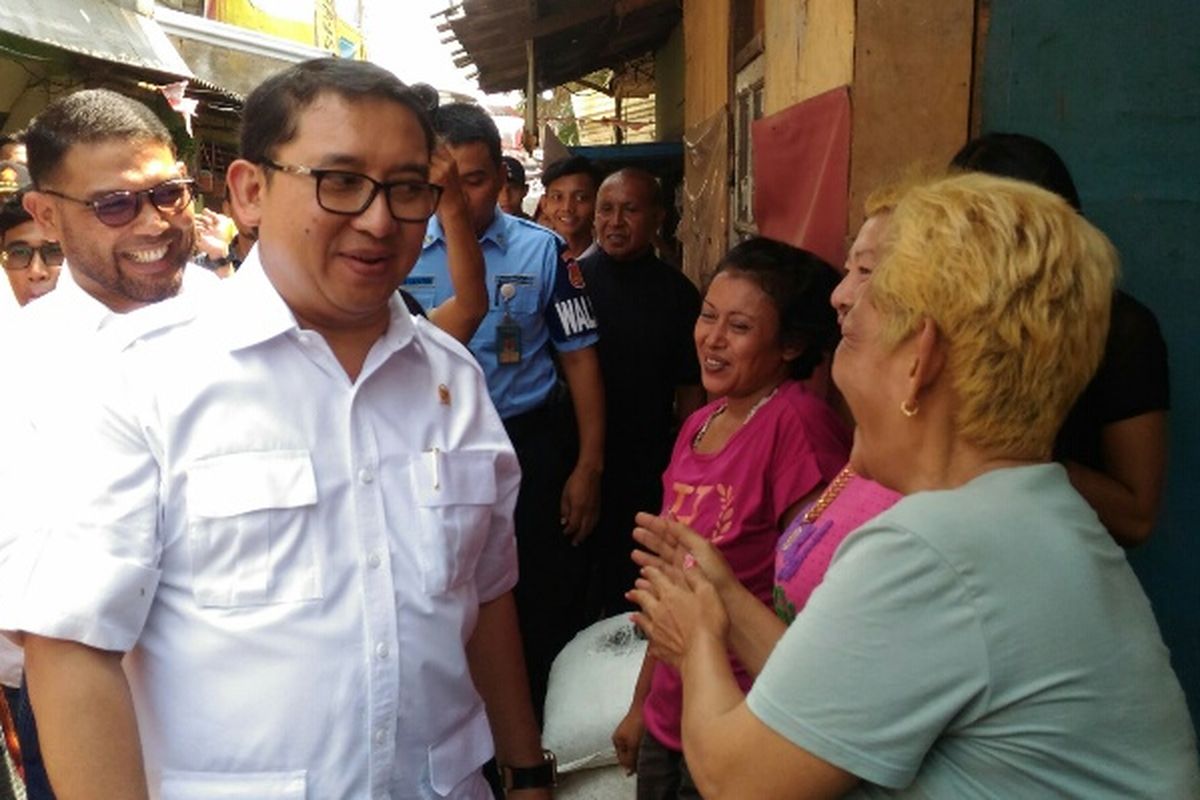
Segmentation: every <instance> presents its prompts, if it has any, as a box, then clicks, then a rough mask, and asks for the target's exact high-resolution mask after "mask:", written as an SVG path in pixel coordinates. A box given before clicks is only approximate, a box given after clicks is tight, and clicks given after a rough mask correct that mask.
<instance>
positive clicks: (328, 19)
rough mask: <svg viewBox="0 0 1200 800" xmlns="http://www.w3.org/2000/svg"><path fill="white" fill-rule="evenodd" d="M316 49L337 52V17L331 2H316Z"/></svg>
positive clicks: (318, 0) (329, 0) (323, 0)
mask: <svg viewBox="0 0 1200 800" xmlns="http://www.w3.org/2000/svg"><path fill="white" fill-rule="evenodd" d="M315 25H316V29H317V47H319V48H321V49H322V50H327V51H329V52H330V53H336V52H337V51H338V30H337V29H338V17H337V9H336V8H335V7H334V5H333V0H317V18H316V22H315Z"/></svg>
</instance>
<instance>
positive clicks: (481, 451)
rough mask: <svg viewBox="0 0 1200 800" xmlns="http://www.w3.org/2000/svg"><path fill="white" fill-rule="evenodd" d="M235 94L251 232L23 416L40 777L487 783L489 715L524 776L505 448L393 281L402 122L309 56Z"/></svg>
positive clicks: (415, 235)
mask: <svg viewBox="0 0 1200 800" xmlns="http://www.w3.org/2000/svg"><path fill="white" fill-rule="evenodd" d="M244 120H245V121H244V128H243V132H242V154H243V157H244V158H243V159H241V160H238V161H237V162H235V163H234V164H232V165H231V166H230V168H229V171H228V183H229V186H230V189H231V192H232V195H233V199H234V203H235V206H236V207H237V208H238V211H239V213H241V214H242V215H243V216H244V217H245V218H246V219H247V220H248V221H249V222H250V224H252V225H254V226H256V227H257V228H258V231H259V243H258V246H257V247H256V248H255V250H253V251H252V252H251V254H250V255H249V257H248V258H247V260H246V262H245V263H244V264H243V266H242V268H241V270H239V272H238V274H237V275H236V276H234V277H233V278H231V279H229V280H227V281H225V282H223V283H222V285H220V286H219V287H216V288H215V289H214V291H213V292H211V293H206V295H205V296H204V297H201V298H197V299H196V300H195V301H194V302H186V301H187V298H181V301H184V302H177V303H174V304H171V305H170V306H166V304H164V305H165V306H166V309H165V311H164V313H163V314H161V315H157V316H159V317H160V319H158V320H156V322H158V323H159V324H160V328H159V329H158V330H155V331H152V332H149V333H147V334H146V335H144V336H142V337H141V338H140V339H139V340H138V341H137V342H136V343H135V344H134V345H133V346H131V347H130V348H128V349H126V351H125V352H124V353H122V355H121V356H120V358H119V359H117V361H116V362H115V363H114V364H113V365H111V366H105V367H103V368H102V369H100V370H97V371H96V373H97V375H99V376H100V378H101V380H100V382H101V384H102V386H101V388H100V389H98V390H97V395H98V398H97V400H96V401H95V402H80V404H79V409H78V411H77V413H75V414H74V415H72V417H71V419H70V420H68V421H66V422H65V423H64V424H63V425H62V426H61V427H60V428H56V429H55V431H54V432H53V434H47V435H46V436H45V437H43V439H44V441H45V447H46V449H47V450H48V451H49V452H51V453H54V454H56V456H57V458H58V463H59V464H60V466H61V472H60V474H58V475H57V476H56V484H57V487H58V488H57V489H56V495H57V497H58V502H57V506H58V507H57V508H56V509H55V511H54V514H53V517H54V519H53V521H52V524H50V525H48V526H46V530H45V531H44V532H42V533H40V534H39V535H34V536H23V537H21V539H20V541H19V542H18V544H17V546H16V547H15V548H14V553H13V555H12V558H11V559H10V561H9V564H10V567H9V569H10V573H8V574H20V575H27V576H29V577H28V578H27V579H25V580H23V581H22V582H21V585H18V586H12V585H11V583H12V582H10V581H6V580H5V578H6V577H7V574H0V587H5V588H0V591H5V589H7V592H8V596H5V597H0V628H3V629H6V630H17V631H23V632H25V636H24V641H25V646H26V653H27V670H28V674H29V685H30V692H31V695H32V698H33V702H34V707H35V708H36V710H37V712H38V715H39V723H40V724H41V727H42V742H43V748H44V750H45V753H46V762H47V764H48V766H49V769H50V774H51V776H52V777H53V780H54V784H55V787H56V789H57V790H58V792H59V794H60V795H62V796H79V797H96V798H116V797H122V798H124V797H135V798H136V797H146V796H147V795H148V796H151V797H162V798H201V797H204V798H207V797H218V796H219V797H230V798H233V797H237V798H305V797H308V798H318V797H319V798H326V797H329V798H342V797H373V798H374V797H390V798H398V799H400V800H407V799H408V798H412V799H414V800H416V799H417V798H421V799H422V800H424V799H425V798H438V797H453V798H467V799H468V800H485V798H490V797H491V793H490V790H489V789H488V787H487V785H486V782H485V781H484V780H483V778H482V776H481V774H480V771H479V767H480V765H481V764H482V763H483V762H484V761H486V760H487V759H488V758H489V757H490V756H491V755H492V752H493V739H494V742H495V753H496V757H497V759H498V761H499V762H500V763H501V764H502V765H505V766H506V767H510V768H511V770H508V771H507V775H508V776H509V779H510V781H511V783H512V784H513V785H514V786H516V787H518V788H517V789H516V791H514V792H513V793H511V794H510V797H513V798H522V800H526V799H533V798H548V797H549V796H550V795H549V790H548V789H546V788H543V787H544V786H545V785H546V784H547V783H548V781H547V780H546V779H547V778H548V777H549V775H547V774H546V773H548V772H550V770H549V769H548V768H549V766H550V764H549V763H547V761H546V759H545V757H544V756H543V752H542V750H541V747H540V743H539V741H538V734H537V729H536V725H535V723H534V718H533V713H532V709H531V707H530V704H529V701H528V690H527V688H526V686H527V684H526V677H525V672H524V664H523V662H522V660H521V650H520V642H519V638H518V635H517V620H516V614H515V611H514V607H513V603H512V597H511V589H512V586H513V585H514V584H515V581H516V556H515V544H514V541H513V537H512V523H511V512H512V507H513V503H514V501H515V496H516V491H517V484H518V482H519V470H518V468H517V464H516V458H515V456H514V455H513V452H512V448H511V446H510V445H509V443H508V440H507V438H506V436H505V434H504V431H503V428H502V426H501V424H500V421H499V418H498V416H497V415H496V412H495V409H494V408H493V407H492V405H491V403H490V401H489V400H488V396H487V389H486V385H485V383H484V380H483V377H482V374H481V372H480V370H479V368H478V367H477V366H476V365H475V364H474V363H473V361H472V360H471V358H470V356H469V354H468V353H467V351H466V350H464V349H463V348H462V347H461V346H460V345H458V344H457V343H456V342H455V341H453V340H452V339H451V338H450V337H448V336H446V335H445V334H443V333H442V332H440V331H439V330H437V329H436V328H435V327H434V326H432V325H431V324H429V323H428V322H426V321H425V320H422V319H418V318H414V317H412V316H411V315H410V314H409V313H408V311H407V310H406V309H405V308H404V306H403V303H402V302H401V301H400V299H399V296H398V295H397V293H396V289H397V287H398V286H399V285H400V283H401V282H402V281H403V279H404V277H405V275H406V274H407V273H408V271H409V269H411V267H412V264H413V263H414V261H415V260H416V257H417V254H418V252H419V251H420V247H421V242H422V239H423V236H424V231H425V223H426V221H427V220H428V218H429V217H430V216H431V215H432V214H433V212H434V210H435V207H436V203H437V196H438V193H439V192H438V187H436V186H432V185H431V184H429V183H428V182H427V178H428V174H429V161H430V150H431V145H432V136H431V132H430V129H429V125H428V122H427V120H426V119H425V117H424V114H423V111H422V110H421V108H420V107H419V105H418V104H417V102H416V101H415V100H414V98H413V97H412V95H411V93H410V92H409V91H408V90H407V89H406V88H405V87H404V86H403V84H401V83H400V82H399V81H398V80H396V79H395V77H394V76H392V75H391V74H390V73H388V72H386V71H383V70H381V69H379V68H377V67H374V66H372V65H370V64H366V63H363V62H351V61H341V60H336V59H321V60H318V61H312V62H306V63H304V64H300V65H297V66H295V67H292V68H290V69H288V70H286V71H285V72H283V73H280V74H279V75H276V76H275V77H273V78H271V79H269V80H268V81H267V82H266V83H264V84H263V85H262V86H260V87H259V88H258V89H257V90H255V92H254V93H252V94H251V96H250V97H249V98H248V99H247V102H246V107H245V114H244ZM67 454H71V455H73V456H74V457H73V458H68V457H66V456H67ZM14 564H15V565H16V568H15V569H14V568H12V565H14ZM126 653H128V654H127V655H126ZM123 656H124V668H122V657H123Z"/></svg>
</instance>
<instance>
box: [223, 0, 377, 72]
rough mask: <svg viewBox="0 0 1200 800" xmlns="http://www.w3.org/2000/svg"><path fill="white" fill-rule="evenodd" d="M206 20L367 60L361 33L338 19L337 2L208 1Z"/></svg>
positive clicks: (278, 0)
mask: <svg viewBox="0 0 1200 800" xmlns="http://www.w3.org/2000/svg"><path fill="white" fill-rule="evenodd" d="M206 9H207V14H206V15H207V16H208V17H209V18H210V19H216V20H220V21H221V22H227V23H229V24H230V25H237V26H239V27H242V28H248V29H250V30H254V31H259V32H260V33H265V34H268V35H271V36H278V37H279V38H281V39H289V40H291V41H293V42H300V43H302V44H308V45H313V46H315V47H319V48H320V49H322V50H325V51H327V52H329V53H333V54H334V55H339V56H341V57H342V58H356V59H361V58H365V57H366V52H365V48H364V47H363V36H362V31H360V30H358V29H357V28H355V27H354V26H353V25H352V24H350V23H349V22H347V21H346V20H343V19H339V18H338V14H337V4H336V2H335V0H307V2H305V1H304V0H208V2H207V4H206Z"/></svg>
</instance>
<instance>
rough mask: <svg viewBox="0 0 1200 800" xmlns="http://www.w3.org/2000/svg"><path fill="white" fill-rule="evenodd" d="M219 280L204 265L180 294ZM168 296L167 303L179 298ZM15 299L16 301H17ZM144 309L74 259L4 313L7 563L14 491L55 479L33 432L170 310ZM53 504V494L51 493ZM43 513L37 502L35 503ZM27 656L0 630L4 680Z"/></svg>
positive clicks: (1, 442)
mask: <svg viewBox="0 0 1200 800" xmlns="http://www.w3.org/2000/svg"><path fill="white" fill-rule="evenodd" d="M217 283H218V279H217V278H216V277H215V276H213V275H212V274H211V273H209V272H208V271H207V270H205V269H201V268H198V267H188V268H185V269H184V272H183V284H182V286H181V287H180V294H179V296H180V297H184V296H186V297H189V298H193V297H196V296H198V295H199V294H200V293H202V292H204V291H207V290H208V289H210V288H213V287H214V286H216V284H217ZM173 301H174V298H172V301H164V302H173ZM13 305H14V306H16V303H15V300H14V302H13ZM150 308H151V307H144V308H142V309H139V310H138V311H136V312H131V313H129V314H118V313H116V312H114V311H112V310H111V309H109V308H108V306H106V305H104V304H103V303H101V302H100V301H99V300H97V299H96V298H95V297H93V296H92V295H90V294H88V293H87V292H86V291H84V290H83V288H81V287H80V286H79V284H78V283H77V282H76V281H75V279H74V273H73V272H72V271H71V268H70V265H69V264H64V265H63V267H62V269H61V270H60V271H59V276H58V283H57V284H56V285H55V288H54V291H52V292H50V293H49V294H46V295H44V296H42V297H40V298H38V299H37V300H34V301H32V302H30V303H28V304H26V305H25V306H17V307H15V308H14V309H13V310H12V312H11V313H5V314H4V315H3V316H2V319H0V376H3V381H4V387H5V388H4V391H3V392H2V393H0V447H3V448H4V450H6V451H7V453H6V454H5V457H4V458H3V459H0V567H2V565H3V563H4V560H5V553H6V550H7V545H8V544H9V543H10V541H11V538H12V537H13V536H14V535H15V534H16V530H17V529H18V528H20V527H24V524H23V523H20V522H18V521H16V519H15V517H14V515H15V513H16V512H17V509H16V508H14V504H13V502H12V501H10V500H9V499H7V496H8V495H14V494H15V495H17V496H20V495H21V494H23V493H26V492H28V491H31V490H33V491H36V490H37V489H38V487H39V485H41V486H43V487H44V486H45V484H46V483H47V482H52V481H53V475H54V472H55V470H54V467H53V465H44V464H43V463H42V462H41V460H40V455H39V453H38V452H36V450H34V449H32V448H30V446H29V444H28V443H29V441H30V439H29V438H28V437H29V436H30V435H31V432H32V430H33V429H36V428H37V427H38V426H39V425H41V424H43V423H45V422H47V421H48V422H49V424H53V423H54V420H56V419H59V418H61V417H62V416H63V415H64V414H69V413H71V409H72V406H73V404H74V403H75V402H76V401H77V399H78V396H79V394H80V393H81V392H83V393H86V392H87V391H88V389H89V386H88V384H87V381H86V380H85V377H86V376H87V375H88V374H89V372H90V370H91V365H92V363H93V362H94V361H95V360H96V359H101V360H103V359H105V358H107V357H108V356H111V355H112V354H113V353H115V352H117V351H118V350H119V349H120V348H121V347H122V346H123V345H124V344H126V343H127V342H128V341H129V339H130V338H131V337H132V336H134V335H135V334H136V332H137V331H139V330H141V329H142V328H143V327H146V328H153V327H155V325H156V322H155V321H154V320H155V317H157V316H161V315H162V313H163V309H156V310H155V311H150ZM47 501H48V502H53V495H50V496H49V497H48V500H47ZM31 510H32V511H33V512H34V513H37V509H36V508H31ZM23 667H24V658H23V655H22V651H21V648H19V647H17V646H16V645H14V644H13V643H12V642H10V641H9V640H8V639H7V638H5V637H3V636H0V683H2V684H4V685H6V686H13V687H15V686H18V685H20V681H21V671H22V669H23Z"/></svg>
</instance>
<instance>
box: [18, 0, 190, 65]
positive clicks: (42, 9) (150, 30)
mask: <svg viewBox="0 0 1200 800" xmlns="http://www.w3.org/2000/svg"><path fill="white" fill-rule="evenodd" d="M0 30H3V31H8V32H9V33H13V34H16V35H17V36H22V37H24V38H26V39H32V40H34V41H37V42H44V43H46V44H50V45H53V46H55V47H58V48H61V49H63V50H67V51H69V52H72V53H78V54H80V55H85V56H89V57H91V58H97V59H101V60H104V61H110V62H113V63H116V64H124V65H127V66H132V67H140V68H143V69H150V70H154V71H155V72H160V73H163V74H165V75H175V76H178V77H180V78H193V77H195V76H193V75H192V71H191V69H189V68H188V65H187V64H186V63H185V62H184V60H183V58H182V57H181V56H180V55H179V53H178V51H176V50H175V48H174V47H173V46H172V45H171V42H170V41H169V40H168V39H167V36H166V34H165V33H163V30H162V28H161V27H159V25H158V24H157V23H156V22H155V21H154V20H153V19H151V18H150V17H147V16H144V15H142V14H138V13H136V12H134V11H130V10H128V9H125V8H121V7H119V6H116V5H113V4H112V3H109V2H106V0H4V2H3V4H0Z"/></svg>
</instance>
